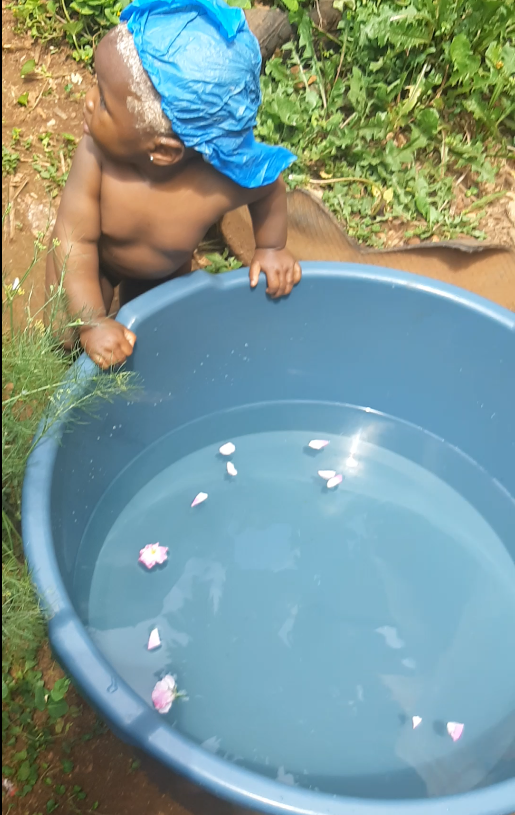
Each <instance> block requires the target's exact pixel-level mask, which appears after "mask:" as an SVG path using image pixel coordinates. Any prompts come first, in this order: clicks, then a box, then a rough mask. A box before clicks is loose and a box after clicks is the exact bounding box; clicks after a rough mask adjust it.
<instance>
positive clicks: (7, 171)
mask: <svg viewBox="0 0 515 815" xmlns="http://www.w3.org/2000/svg"><path fill="white" fill-rule="evenodd" d="M19 161H20V154H19V153H16V152H15V151H14V150H12V149H10V148H9V147H6V146H5V144H2V175H14V173H15V172H16V170H17V169H18V164H19Z"/></svg>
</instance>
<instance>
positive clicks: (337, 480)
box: [327, 473, 343, 490]
mask: <svg viewBox="0 0 515 815" xmlns="http://www.w3.org/2000/svg"><path fill="white" fill-rule="evenodd" d="M342 481H343V475H340V473H338V475H335V476H334V477H333V478H330V479H329V481H328V482H327V489H328V490H332V489H334V487H337V486H338V484H341V483H342Z"/></svg>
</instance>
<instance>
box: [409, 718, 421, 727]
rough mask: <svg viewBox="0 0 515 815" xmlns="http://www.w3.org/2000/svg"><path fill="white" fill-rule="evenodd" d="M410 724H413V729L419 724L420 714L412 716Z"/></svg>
mask: <svg viewBox="0 0 515 815" xmlns="http://www.w3.org/2000/svg"><path fill="white" fill-rule="evenodd" d="M411 724H412V725H413V730H415V729H416V728H417V727H418V726H419V724H422V719H421V718H420V716H413V718H412V720H411Z"/></svg>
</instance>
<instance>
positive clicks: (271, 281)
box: [266, 270, 281, 297]
mask: <svg viewBox="0 0 515 815" xmlns="http://www.w3.org/2000/svg"><path fill="white" fill-rule="evenodd" d="M266 282H267V283H268V286H267V289H266V293H267V294H268V295H269V296H270V297H280V292H281V278H280V275H279V273H278V272H277V271H275V270H274V271H273V272H267V273H266Z"/></svg>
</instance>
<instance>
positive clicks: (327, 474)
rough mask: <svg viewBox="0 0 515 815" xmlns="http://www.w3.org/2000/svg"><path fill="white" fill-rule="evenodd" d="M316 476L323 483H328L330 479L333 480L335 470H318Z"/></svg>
mask: <svg viewBox="0 0 515 815" xmlns="http://www.w3.org/2000/svg"><path fill="white" fill-rule="evenodd" d="M318 475H319V476H320V478H323V479H324V481H329V479H330V478H334V477H335V475H336V470H319V471H318Z"/></svg>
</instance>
